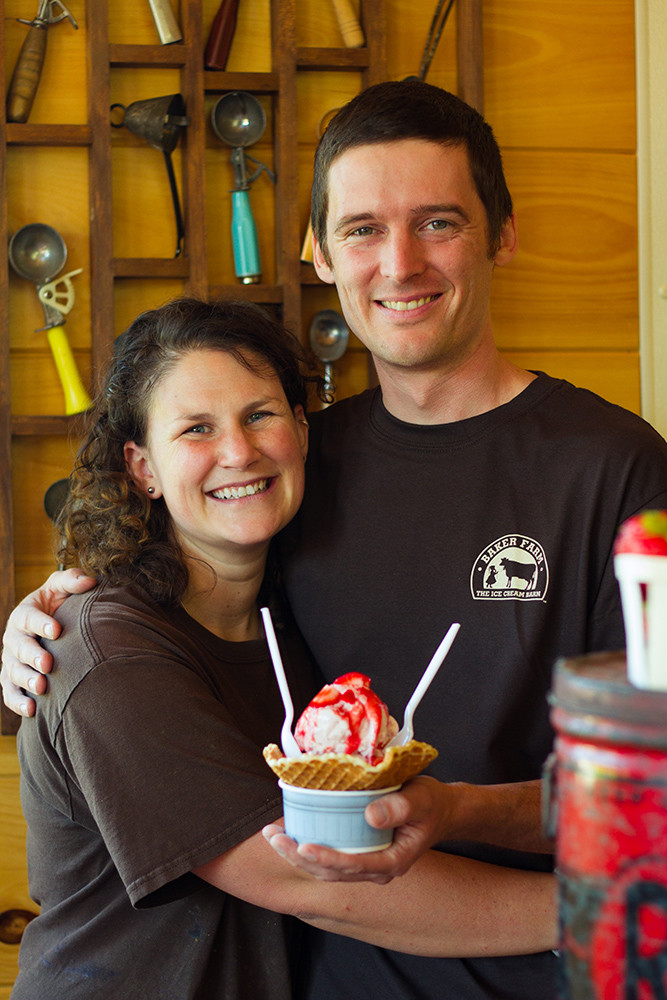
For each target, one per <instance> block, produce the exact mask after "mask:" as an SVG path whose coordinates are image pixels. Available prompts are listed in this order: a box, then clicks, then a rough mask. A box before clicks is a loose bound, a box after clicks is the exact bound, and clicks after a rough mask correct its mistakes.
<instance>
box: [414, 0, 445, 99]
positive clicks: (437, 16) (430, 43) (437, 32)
mask: <svg viewBox="0 0 667 1000" xmlns="http://www.w3.org/2000/svg"><path fill="white" fill-rule="evenodd" d="M453 6H454V0H448V3H447V6H446V7H445V0H438V2H437V3H436V6H435V13H434V14H433V17H432V19H431V27H430V28H429V32H428V36H427V38H426V44H425V45H424V52H423V54H422V61H421V64H420V66H419V73H418V74H417V76H416V77H408V79H413V80H414V79H417V80H425V79H426V74H427V73H428V71H429V68H430V66H431V62H432V60H433V56H434V55H435V50H436V49H437V47H438V42H439V41H440V36H441V35H442V32H443V28H444V27H445V25H446V23H447V18H448V17H449V14H450V11H451V9H452V7H453ZM443 7H444V8H445V9H444V11H443Z"/></svg>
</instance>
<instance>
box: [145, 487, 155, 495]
mask: <svg viewBox="0 0 667 1000" xmlns="http://www.w3.org/2000/svg"><path fill="white" fill-rule="evenodd" d="M146 492H147V493H151V494H153V493H155V487H154V486H149V487H148V489H147V490H146Z"/></svg>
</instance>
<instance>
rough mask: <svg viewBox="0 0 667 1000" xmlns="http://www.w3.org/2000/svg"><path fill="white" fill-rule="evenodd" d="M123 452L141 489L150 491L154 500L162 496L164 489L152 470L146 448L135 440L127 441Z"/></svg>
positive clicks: (146, 491)
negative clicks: (161, 488)
mask: <svg viewBox="0 0 667 1000" xmlns="http://www.w3.org/2000/svg"><path fill="white" fill-rule="evenodd" d="M123 454H124V456H125V464H126V466H127V471H128V472H129V474H130V477H131V478H132V479H133V481H134V482H135V483H136V484H137V486H138V487H139V489H140V490H143V491H144V492H145V493H149V494H150V496H151V498H152V499H153V500H155V499H157V497H159V496H161V495H162V491H161V490H160V487H159V485H158V483H157V481H156V479H155V476H154V475H153V472H152V470H151V466H150V461H149V459H148V454H147V452H146V448H144V447H141V446H140V445H138V444H135V442H134V441H126V442H125V444H124V446H123Z"/></svg>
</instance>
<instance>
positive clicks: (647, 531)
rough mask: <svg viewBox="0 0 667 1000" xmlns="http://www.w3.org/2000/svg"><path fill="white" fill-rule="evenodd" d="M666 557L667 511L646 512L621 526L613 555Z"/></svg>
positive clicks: (629, 519)
mask: <svg viewBox="0 0 667 1000" xmlns="http://www.w3.org/2000/svg"><path fill="white" fill-rule="evenodd" d="M628 553H630V554H633V555H642V556H667V511H665V510H646V511H642V513H641V514H635V515H634V516H633V517H630V518H628V520H627V521H624V522H623V524H622V525H621V527H620V529H619V532H618V535H617V536H616V542H615V544H614V554H615V555H624V554H628Z"/></svg>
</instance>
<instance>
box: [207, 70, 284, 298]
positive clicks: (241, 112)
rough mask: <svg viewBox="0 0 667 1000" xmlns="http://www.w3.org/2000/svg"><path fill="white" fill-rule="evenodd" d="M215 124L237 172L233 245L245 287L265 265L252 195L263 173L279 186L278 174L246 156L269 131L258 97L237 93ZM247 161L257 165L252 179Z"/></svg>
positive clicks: (220, 107) (219, 107)
mask: <svg viewBox="0 0 667 1000" xmlns="http://www.w3.org/2000/svg"><path fill="white" fill-rule="evenodd" d="M211 124H212V126H213V131H214V132H215V134H216V135H217V137H218V139H221V140H222V141H223V142H225V143H226V144H227V145H228V146H231V147H232V154H231V157H230V160H231V164H232V166H233V168H234V188H233V190H232V192H231V195H232V244H233V247H234V266H235V270H236V276H237V278H239V279H240V280H241V281H242V282H243V284H244V285H252V284H255V283H257V282H258V281H260V279H261V277H262V265H261V261H260V256H259V243H258V241H257V226H256V225H255V220H254V218H253V214H252V210H251V208H250V199H249V197H248V191H249V190H250V185H251V184H252V182H253V181H255V180H257V178H258V177H259V175H260V174H261V173H262V171H263V170H265V171H266V172H267V174H268V175H269V177H270V178H271V180H272V181H273V182H274V184H275V180H276V177H275V174H274V173H273V171H272V170H269V168H268V167H267V166H266V165H265V164H264V163H260V162H259V160H255V159H254V157H252V156H250V155H249V154H248V153H246V152H245V151H244V150H245V147H246V146H252V145H253V144H254V143H255V142H257V141H258V140H259V139H261V137H262V135H263V134H264V129H265V128H266V115H265V114H264V108H263V107H262V105H261V104H260V103H259V101H258V100H257V98H256V97H253V95H252V94H248V93H247V92H246V91H243V90H233V91H231V92H230V93H228V94H223V96H222V97H221V98H220V99H219V100H218V101H217V102H216V104H215V106H214V108H213V111H212V114H211ZM246 160H251V161H252V163H256V164H257V170H255V172H254V173H252V174H250V176H248V173H247V171H246V162H245V161H246Z"/></svg>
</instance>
